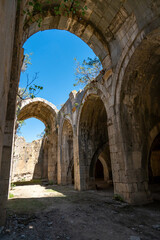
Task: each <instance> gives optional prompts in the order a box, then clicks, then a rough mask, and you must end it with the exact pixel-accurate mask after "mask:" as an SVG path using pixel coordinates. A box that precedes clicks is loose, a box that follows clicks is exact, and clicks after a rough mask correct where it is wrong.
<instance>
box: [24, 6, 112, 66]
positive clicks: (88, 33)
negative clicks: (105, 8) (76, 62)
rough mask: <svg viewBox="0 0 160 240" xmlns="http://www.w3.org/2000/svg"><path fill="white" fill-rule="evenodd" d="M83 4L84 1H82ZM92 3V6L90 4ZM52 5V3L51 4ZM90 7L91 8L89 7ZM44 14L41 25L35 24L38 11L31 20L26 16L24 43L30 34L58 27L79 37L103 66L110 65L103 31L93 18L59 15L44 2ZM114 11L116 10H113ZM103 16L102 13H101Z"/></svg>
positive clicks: (77, 15)
mask: <svg viewBox="0 0 160 240" xmlns="http://www.w3.org/2000/svg"><path fill="white" fill-rule="evenodd" d="M82 4H84V3H82ZM92 5H93V6H92ZM111 5H112V4H111ZM52 7H54V4H53V6H52ZM90 8H91V9H90ZM44 9H45V14H44V15H43V19H42V23H41V26H40V27H39V26H38V24H37V22H36V21H37V19H38V18H39V17H40V14H39V13H35V14H34V16H33V18H32V22H31V21H29V17H26V18H25V20H24V25H23V29H24V32H23V40H22V42H23V43H24V42H25V41H26V40H27V39H28V38H29V37H30V36H31V35H33V34H35V33H36V32H38V31H43V30H49V29H59V30H66V31H69V32H71V33H73V34H75V35H76V36H77V37H79V38H81V39H82V40H83V41H84V42H85V43H86V44H87V45H88V46H89V47H91V48H92V50H93V51H94V53H95V54H96V55H97V56H98V57H99V58H100V60H101V62H102V65H103V68H104V69H109V68H110V67H111V58H110V54H109V50H108V42H107V41H106V38H105V36H104V33H103V28H98V27H97V26H96V23H94V21H93V20H94V19H93V20H90V16H89V15H88V14H87V15H88V16H87V15H86V17H83V16H82V15H80V13H77V14H69V15H68V16H64V14H63V13H62V14H61V15H60V16H57V15H55V13H54V11H52V8H51V6H50V5H48V6H47V5H46V4H44ZM93 9H94V4H93V3H90V5H89V6H88V12H90V13H91V12H92V11H93ZM115 13H116V10H115ZM101 14H102V16H101V17H103V13H101Z"/></svg>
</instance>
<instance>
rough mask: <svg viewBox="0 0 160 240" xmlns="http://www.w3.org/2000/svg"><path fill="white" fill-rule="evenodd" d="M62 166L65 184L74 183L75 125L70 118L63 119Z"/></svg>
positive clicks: (62, 180) (62, 179)
mask: <svg viewBox="0 0 160 240" xmlns="http://www.w3.org/2000/svg"><path fill="white" fill-rule="evenodd" d="M59 144H60V149H61V150H60V153H61V154H60V165H61V166H60V168H61V171H60V172H59V174H60V175H61V180H60V182H59V183H61V184H63V185H67V184H73V183H74V158H73V127H72V124H71V121H70V120H69V118H65V119H63V123H62V128H61V134H60V143H59Z"/></svg>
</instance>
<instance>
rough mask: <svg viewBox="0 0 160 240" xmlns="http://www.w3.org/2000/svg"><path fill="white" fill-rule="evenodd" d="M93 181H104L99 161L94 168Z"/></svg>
mask: <svg viewBox="0 0 160 240" xmlns="http://www.w3.org/2000/svg"><path fill="white" fill-rule="evenodd" d="M95 180H101V181H104V170H103V165H102V163H101V161H100V160H99V159H98V160H97V162H96V167H95Z"/></svg>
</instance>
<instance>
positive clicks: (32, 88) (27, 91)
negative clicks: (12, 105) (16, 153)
mask: <svg viewBox="0 0 160 240" xmlns="http://www.w3.org/2000/svg"><path fill="white" fill-rule="evenodd" d="M31 55H32V53H30V54H28V53H26V54H25V56H24V60H23V65H22V69H21V71H22V72H25V71H26V70H27V68H28V65H31V64H32V63H31ZM37 79H38V73H35V74H34V75H33V77H32V78H31V79H30V77H29V75H28V74H26V86H25V88H19V89H18V93H17V110H16V115H18V113H19V111H20V108H21V102H22V100H27V99H33V98H34V97H36V96H37V95H38V93H39V92H40V91H41V90H43V87H42V86H39V85H37V84H35V81H36V80H37ZM23 125H25V121H17V123H16V132H17V134H18V135H21V131H20V129H21V127H22V126H23Z"/></svg>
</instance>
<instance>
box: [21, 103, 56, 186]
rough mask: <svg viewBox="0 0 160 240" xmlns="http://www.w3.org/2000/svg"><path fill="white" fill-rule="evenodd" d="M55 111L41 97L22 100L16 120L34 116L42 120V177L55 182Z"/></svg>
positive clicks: (53, 107) (54, 108)
mask: <svg viewBox="0 0 160 240" xmlns="http://www.w3.org/2000/svg"><path fill="white" fill-rule="evenodd" d="M57 113H58V110H57V109H56V107H55V106H54V105H53V104H52V103H50V102H48V101H46V100H44V99H42V98H34V99H28V100H24V101H22V103H21V108H20V110H19V113H18V117H17V118H18V120H26V119H28V118H31V117H34V118H37V119H39V120H40V121H42V122H43V123H44V124H45V126H46V135H45V136H44V137H45V138H44V139H43V147H44V150H43V151H44V159H43V166H44V167H46V168H47V169H43V172H42V177H43V178H45V179H47V180H49V181H53V182H54V183H56V182H57V167H56V166H57V141H58V136H57V126H56V122H57Z"/></svg>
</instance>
